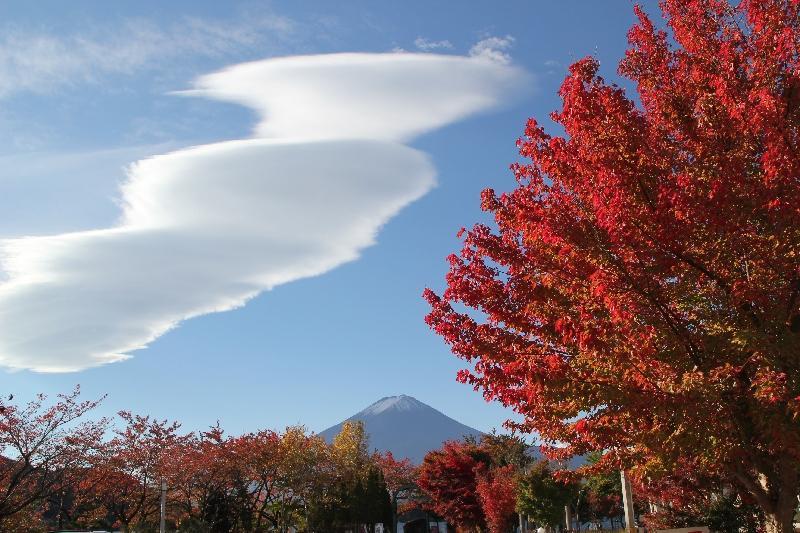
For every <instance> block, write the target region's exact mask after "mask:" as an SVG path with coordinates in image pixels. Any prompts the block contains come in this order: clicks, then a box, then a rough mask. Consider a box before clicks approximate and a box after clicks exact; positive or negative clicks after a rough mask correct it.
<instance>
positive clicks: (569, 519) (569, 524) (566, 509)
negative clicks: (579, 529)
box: [564, 505, 572, 531]
mask: <svg viewBox="0 0 800 533" xmlns="http://www.w3.org/2000/svg"><path fill="white" fill-rule="evenodd" d="M564 517H565V519H566V523H567V531H572V509H570V507H569V505H565V506H564Z"/></svg>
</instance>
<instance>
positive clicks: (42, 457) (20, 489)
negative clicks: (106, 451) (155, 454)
mask: <svg viewBox="0 0 800 533" xmlns="http://www.w3.org/2000/svg"><path fill="white" fill-rule="evenodd" d="M46 401H47V397H46V396H44V395H39V396H37V397H36V399H35V400H33V401H31V402H29V403H28V404H27V405H25V406H22V407H20V406H17V405H13V404H9V403H8V402H7V401H6V402H2V401H0V526H1V527H0V529H3V530H9V531H11V530H12V527H11V524H13V523H16V522H19V520H17V518H14V517H15V515H17V514H19V513H22V514H24V515H25V517H26V518H24V519H23V522H24V521H26V520H28V521H30V522H29V523H31V524H32V523H33V521H34V520H35V519H36V516H37V515H38V514H40V513H41V511H42V510H43V508H44V505H45V503H46V501H47V500H48V499H50V498H54V497H56V496H57V495H59V494H63V493H64V491H65V490H66V487H65V481H66V480H72V481H77V480H79V479H80V478H81V477H82V476H83V475H84V474H85V472H86V468H87V467H88V460H89V458H90V457H91V456H92V455H93V454H94V453H95V451H96V450H97V448H98V447H99V444H100V442H101V439H102V435H103V432H104V431H105V428H106V426H107V420H105V419H102V418H101V419H99V420H93V421H92V420H89V421H81V420H80V419H82V418H83V417H85V415H86V414H87V413H88V412H90V411H91V410H92V409H94V408H95V407H96V406H97V405H98V404H99V401H81V400H80V387H76V388H75V389H74V390H73V391H72V393H70V394H63V395H62V394H60V395H58V399H57V401H56V402H55V403H53V404H51V405H49V406H48V405H46ZM58 515H59V518H60V517H61V514H60V509H59V513H58Z"/></svg>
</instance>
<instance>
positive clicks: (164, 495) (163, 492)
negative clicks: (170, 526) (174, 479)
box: [158, 478, 167, 533]
mask: <svg viewBox="0 0 800 533" xmlns="http://www.w3.org/2000/svg"><path fill="white" fill-rule="evenodd" d="M166 516H167V480H166V479H163V478H162V479H161V522H160V524H159V526H158V531H159V533H166V531H167V528H166V524H165V521H166Z"/></svg>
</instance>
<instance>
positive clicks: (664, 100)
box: [425, 0, 800, 532]
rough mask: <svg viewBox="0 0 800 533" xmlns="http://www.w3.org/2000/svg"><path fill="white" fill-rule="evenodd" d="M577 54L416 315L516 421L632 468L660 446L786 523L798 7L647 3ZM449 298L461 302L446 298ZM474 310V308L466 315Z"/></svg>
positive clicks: (665, 460) (665, 462)
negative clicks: (608, 62)
mask: <svg viewBox="0 0 800 533" xmlns="http://www.w3.org/2000/svg"><path fill="white" fill-rule="evenodd" d="M661 8H662V10H663V13H664V15H665V18H666V22H667V27H668V30H669V33H667V31H662V30H659V29H658V28H657V27H656V26H655V25H654V24H653V22H652V21H651V20H650V19H649V18H648V17H647V15H646V14H645V13H644V12H643V11H642V10H641V9H638V8H637V9H636V12H637V15H638V17H639V22H638V24H637V25H635V26H634V27H633V28H632V29H631V31H630V33H629V41H630V48H629V50H628V52H627V54H626V57H625V59H624V60H623V61H622V63H621V65H620V73H621V74H622V75H624V76H626V77H628V78H629V79H631V80H632V81H633V82H634V84H635V85H636V87H637V89H638V100H639V102H638V103H637V102H635V101H634V100H633V99H632V98H631V97H629V96H627V95H626V93H625V91H624V90H623V89H621V88H620V87H617V86H615V85H609V84H608V83H606V82H605V81H604V80H603V79H602V78H601V77H599V76H598V74H597V72H598V63H597V61H596V60H594V59H591V58H587V59H583V60H581V61H578V62H577V63H575V64H574V65H572V66H571V68H570V73H569V76H568V77H567V78H566V80H565V81H564V83H563V85H562V87H561V90H560V96H561V98H562V101H563V108H562V110H561V111H559V112H556V113H554V114H553V115H552V119H553V120H554V121H555V122H557V123H558V124H560V125H561V126H562V127H563V130H564V132H565V133H564V135H563V136H551V135H549V134H547V133H546V132H545V130H544V128H543V127H542V126H541V125H540V124H539V123H538V122H537V121H535V120H531V121H530V122H529V123H528V126H527V128H526V131H525V137H524V138H523V139H521V140H520V141H519V149H520V153H521V155H522V156H524V157H525V158H527V159H529V160H530V162H528V163H524V164H515V165H513V166H512V168H513V171H514V174H515V176H516V179H517V182H518V186H517V188H516V189H515V190H513V191H512V192H510V193H506V194H502V195H497V194H495V193H494V192H493V191H491V190H487V191H485V192H484V193H483V196H482V207H483V208H484V209H485V210H487V211H489V212H491V213H493V215H494V220H495V223H496V228H490V227H489V226H487V225H481V224H478V225H476V226H474V227H473V228H472V229H471V230H469V231H467V232H466V236H465V238H464V246H463V249H462V250H461V252H460V254H458V255H453V256H451V257H450V264H451V267H450V272H449V274H448V275H447V288H446V290H445V291H444V293H443V294H442V296H441V297H440V296H437V295H436V294H435V293H434V292H432V291H430V290H428V291H426V293H425V296H426V298H427V300H428V301H429V302H430V304H431V306H432V310H431V312H430V314H429V315H428V317H427V321H428V323H429V324H430V325H431V326H432V327H433V328H434V329H435V331H437V332H438V333H439V334H440V335H442V336H443V337H444V338H445V339H446V340H447V342H448V343H450V344H451V346H452V349H453V351H454V353H456V354H457V355H459V356H460V357H463V358H464V359H466V360H467V361H469V362H470V363H472V364H473V367H472V369H470V370H464V371H462V372H461V373H460V375H459V377H460V379H461V380H462V381H464V382H468V383H470V384H472V385H473V386H475V387H476V388H480V389H483V392H484V396H485V397H486V398H487V399H497V400H499V401H501V402H502V403H503V404H505V405H507V406H512V407H513V408H514V409H515V410H516V411H517V412H519V413H520V414H522V415H523V417H524V421H523V422H522V423H521V424H519V425H520V426H521V428H522V429H525V430H536V431H538V432H539V433H540V435H541V436H542V437H543V438H544V439H545V440H546V441H548V442H550V443H553V444H554V443H558V442H563V443H568V444H569V446H568V447H566V448H564V449H562V450H560V452H559V453H556V451H557V450H556V448H555V447H554V448H553V449H552V450H551V452H553V453H552V454H553V455H560V456H565V455H570V454H582V453H586V452H589V451H592V450H607V451H608V453H606V454H605V455H604V464H605V466H609V467H612V466H613V467H622V466H624V467H628V468H633V474H634V476H645V475H648V476H651V477H652V476H658V475H659V474H664V473H669V472H670V471H671V470H673V469H674V468H675V465H677V464H679V462H680V461H681V458H686V457H688V458H690V459H691V462H692V464H694V465H696V466H697V467H698V468H708V469H709V470H711V471H715V472H717V471H718V472H721V473H722V475H723V476H725V477H726V478H727V479H728V480H729V481H730V482H732V483H735V484H736V486H737V487H739V488H740V490H742V491H744V492H747V493H749V494H750V495H751V496H752V497H753V498H754V499H755V501H756V502H757V503H758V505H759V506H760V507H761V509H762V510H763V511H764V513H765V515H766V516H767V522H768V523H767V528H768V530H769V531H781V532H789V531H792V515H793V512H794V507H795V506H796V503H797V494H798V489H799V487H800V425H799V424H798V422H797V417H798V416H799V415H800V357H798V354H799V353H800V54H798V50H800V3H798V2H797V1H796V0H744V1H742V2H740V3H738V4H737V5H735V6H731V5H730V4H729V3H728V2H727V1H724V0H664V1H662V2H661ZM454 304H458V305H459V306H460V305H464V306H466V307H467V308H469V309H470V310H469V311H467V312H463V311H462V310H461V309H459V308H458V307H457V306H454ZM471 310H478V311H480V313H475V312H472V311H471Z"/></svg>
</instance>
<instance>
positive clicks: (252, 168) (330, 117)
mask: <svg viewBox="0 0 800 533" xmlns="http://www.w3.org/2000/svg"><path fill="white" fill-rule="evenodd" d="M524 81H525V74H524V73H523V72H521V71H519V70H518V69H516V68H514V67H510V66H506V65H501V64H498V63H495V62H491V61H486V60H485V59H481V58H464V57H455V56H435V55H427V54H426V55H414V54H376V55H371V54H339V55H329V56H308V57H292V58H282V59H272V60H264V61H258V62H254V63H247V64H243V65H237V66H234V67H231V68H229V69H226V70H223V71H221V72H218V73H215V74H211V75H208V76H205V77H203V78H201V79H200V80H198V81H197V83H196V88H195V89H194V90H193V91H191V92H192V93H193V94H198V95H203V96H207V97H211V98H216V99H221V100H227V101H232V102H238V103H241V104H244V105H247V106H250V107H252V108H254V109H255V110H256V111H258V113H259V114H260V117H261V119H260V122H259V124H258V126H257V128H256V133H255V136H254V138H251V139H243V140H234V141H227V142H219V143H214V144H208V145H202V146H195V147H192V148H188V149H184V150H180V151H177V152H172V153H168V154H165V155H159V156H155V157H152V158H148V159H144V160H140V161H138V162H136V163H134V164H133V165H131V167H130V169H129V172H128V176H129V178H128V181H127V183H126V184H125V185H124V186H123V188H122V191H121V192H122V199H123V205H122V210H123V211H122V214H121V217H120V221H119V223H118V224H117V225H116V226H115V227H112V228H109V229H102V230H95V231H81V232H72V233H65V234H61V235H53V236H44V237H28V238H17V239H6V240H0V264H2V268H3V271H4V275H5V281H4V282H3V283H2V284H1V285H0V365H3V366H6V367H9V368H16V369H32V370H35V371H41V372H67V371H76V370H80V369H84V368H87V367H92V366H97V365H101V364H104V363H110V362H114V361H119V360H123V359H126V358H128V357H130V354H131V352H133V351H135V350H137V349H141V348H143V347H145V346H146V345H147V344H148V343H149V342H151V341H152V340H154V339H155V338H157V337H158V336H160V335H162V334H164V333H165V332H166V331H168V330H169V329H171V328H173V327H175V326H176V325H177V324H178V323H179V322H181V321H182V320H186V319H188V318H191V317H194V316H198V315H202V314H206V313H212V312H219V311H225V310H229V309H232V308H235V307H239V306H242V305H244V304H245V303H246V302H247V300H248V299H250V298H252V297H254V296H256V295H258V294H259V293H260V292H263V291H265V290H269V289H271V288H272V287H275V286H276V285H279V284H282V283H287V282H290V281H294V280H298V279H301V278H305V277H309V276H316V275H319V274H322V273H324V272H327V271H329V270H330V269H332V268H335V267H336V266H338V265H341V264H343V263H346V262H348V261H352V260H354V259H356V258H357V257H358V255H359V253H360V251H361V250H362V249H364V248H365V247H367V246H370V245H372V244H374V243H375V239H376V235H377V233H378V231H379V229H380V228H381V226H382V225H383V224H385V223H386V222H387V221H388V220H389V219H390V218H392V217H393V216H394V215H395V214H397V213H398V212H399V211H400V210H401V209H402V208H403V207H404V206H406V205H408V204H409V203H410V202H413V201H414V200H416V199H418V198H419V197H421V196H423V195H424V194H425V193H426V192H427V191H428V190H430V188H431V187H433V185H434V183H435V171H434V169H433V166H432V165H431V163H430V161H429V159H428V157H427V156H426V155H425V154H424V153H422V152H419V151H418V150H415V149H413V148H410V147H408V146H405V145H404V144H402V142H403V141H407V140H408V139H410V138H412V137H413V136H414V135H418V134H420V133H422V132H425V131H429V130H431V129H434V128H437V127H441V126H443V125H445V124H448V123H450V122H453V121H455V120H458V119H460V118H463V117H466V116H468V115H470V114H473V113H475V112H479V111H484V110H487V109H490V108H492V107H494V106H497V105H499V104H501V103H502V102H503V101H504V99H506V98H508V97H509V95H510V92H511V89H512V87H513V86H515V85H517V84H520V83H524Z"/></svg>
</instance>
